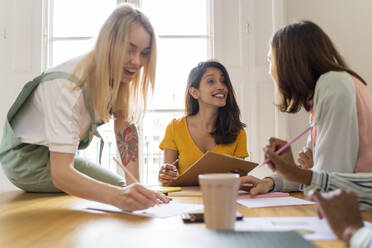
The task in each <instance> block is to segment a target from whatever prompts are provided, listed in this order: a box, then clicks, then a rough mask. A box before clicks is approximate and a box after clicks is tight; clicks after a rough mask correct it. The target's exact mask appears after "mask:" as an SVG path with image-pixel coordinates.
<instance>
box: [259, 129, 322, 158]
mask: <svg viewBox="0 0 372 248" xmlns="http://www.w3.org/2000/svg"><path fill="white" fill-rule="evenodd" d="M315 125H316V122H314V123H312V124H311V125H310V127H308V128H306V129H305V130H304V131H302V132H301V133H300V134H299V135H297V136H296V137H294V138H293V139H291V140H290V141H289V142H288V143H287V144H285V145H284V146H282V147H280V149H278V150H277V151H276V152H275V153H276V154H280V153H281V152H283V151H284V150H285V149H287V148H288V147H289V146H290V145H292V144H293V143H294V142H296V141H297V140H298V139H299V138H301V136H302V135H304V134H305V133H307V132H308V131H309V130H310V129H312V128H313V127H314V126H315ZM268 162H270V159H268V158H267V159H265V161H264V162H263V164H267V163H268Z"/></svg>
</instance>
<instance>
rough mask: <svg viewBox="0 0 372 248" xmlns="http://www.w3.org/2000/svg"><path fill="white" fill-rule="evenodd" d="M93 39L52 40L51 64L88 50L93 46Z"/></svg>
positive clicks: (56, 63) (53, 64)
mask: <svg viewBox="0 0 372 248" xmlns="http://www.w3.org/2000/svg"><path fill="white" fill-rule="evenodd" d="M94 41H95V40H94V39H90V40H63V41H62V40H61V41H54V42H53V61H52V66H55V65H58V64H60V63H62V62H65V61H66V60H69V59H71V58H73V57H76V56H79V55H82V54H84V53H86V52H88V51H90V50H91V49H92V48H93V47H94Z"/></svg>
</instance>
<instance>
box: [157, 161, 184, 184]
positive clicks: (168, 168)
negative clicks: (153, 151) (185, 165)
mask: <svg viewBox="0 0 372 248" xmlns="http://www.w3.org/2000/svg"><path fill="white" fill-rule="evenodd" d="M177 162H178V159H176V160H175V161H174V162H173V163H165V164H163V165H162V167H161V168H160V170H159V182H160V183H161V184H162V185H169V184H170V183H171V182H173V181H174V180H176V179H177V178H178V177H179V173H178V169H177V166H176V164H177Z"/></svg>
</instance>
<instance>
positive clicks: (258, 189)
mask: <svg viewBox="0 0 372 248" xmlns="http://www.w3.org/2000/svg"><path fill="white" fill-rule="evenodd" d="M249 184H250V185H251V187H250V189H249V193H250V194H251V195H257V194H264V193H267V192H269V191H271V190H272V189H273V187H274V180H273V179H271V178H270V177H266V178H264V179H258V178H257V177H254V176H244V177H241V178H240V185H241V188H242V189H244V190H246V186H245V185H249Z"/></svg>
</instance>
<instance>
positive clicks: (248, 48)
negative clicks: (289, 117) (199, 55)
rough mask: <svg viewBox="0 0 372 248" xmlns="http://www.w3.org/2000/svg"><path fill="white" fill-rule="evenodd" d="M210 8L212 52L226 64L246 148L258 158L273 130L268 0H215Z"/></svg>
mask: <svg viewBox="0 0 372 248" xmlns="http://www.w3.org/2000/svg"><path fill="white" fill-rule="evenodd" d="M280 2H281V1H280ZM214 11H215V16H217V17H218V18H215V20H214V23H215V29H214V39H215V44H214V45H215V51H214V52H215V53H214V55H215V58H217V59H218V60H219V61H221V62H222V63H223V64H224V65H225V66H226V67H227V69H228V71H229V74H230V77H231V80H232V82H233V86H234V89H235V91H236V93H237V99H238V104H239V106H240V110H241V112H242V120H243V122H245V123H246V124H247V128H246V130H247V135H248V151H249V152H250V153H251V155H252V160H253V161H257V162H261V161H263V154H262V149H261V148H262V147H263V146H264V145H265V144H266V142H267V137H269V136H273V135H274V134H275V131H276V130H275V125H274V124H275V107H274V105H273V102H274V87H273V83H272V80H271V78H270V76H269V74H268V69H269V68H268V63H267V60H266V56H267V50H268V41H269V38H270V37H271V34H272V32H273V26H272V25H273V20H272V1H271V0H260V1H256V0H236V1H225V0H216V1H215V6H214Z"/></svg>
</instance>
